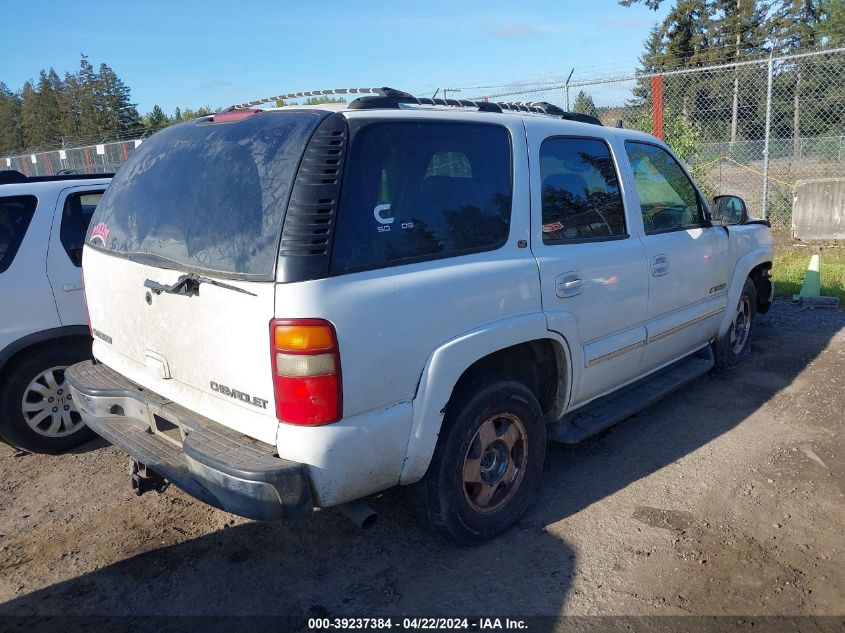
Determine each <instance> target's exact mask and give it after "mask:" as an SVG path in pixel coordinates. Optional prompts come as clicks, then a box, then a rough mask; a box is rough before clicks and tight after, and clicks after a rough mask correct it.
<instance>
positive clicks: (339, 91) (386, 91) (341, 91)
mask: <svg viewBox="0 0 845 633" xmlns="http://www.w3.org/2000/svg"><path fill="white" fill-rule="evenodd" d="M350 94H376V95H379V96H382V97H399V96H401V97H410V96H411V95H409V94H408V93H407V92H402V91H401V90H394V89H393V88H332V89H330V90H307V91H304V92H289V93H287V94H283V95H275V96H273V97H264V98H263V99H256V100H255V101H247V102H246V103H238V104H235V105H233V106H230V107H228V108H226V110H224V112H230V111H232V110H245V109H247V108H254V107H255V106H257V105H263V104H265V103H271V102H273V101H283V100H285V99H300V98H302V97H324V96H328V95H350Z"/></svg>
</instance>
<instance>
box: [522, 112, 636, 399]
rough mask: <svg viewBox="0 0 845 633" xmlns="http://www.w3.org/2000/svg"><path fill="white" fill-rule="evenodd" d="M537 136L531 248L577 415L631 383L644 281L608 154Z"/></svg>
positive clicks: (606, 148)
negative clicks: (564, 344)
mask: <svg viewBox="0 0 845 633" xmlns="http://www.w3.org/2000/svg"><path fill="white" fill-rule="evenodd" d="M544 127H545V126H539V125H537V126H533V125H532V126H529V127H528V133H529V146H530V147H531V148H532V150H531V151H532V154H531V156H530V163H531V180H532V192H531V196H532V199H531V210H532V211H531V214H532V217H531V225H532V229H531V236H532V242H531V248H532V250H533V252H534V255H535V257H536V258H537V262H538V265H539V267H540V281H541V291H542V299H543V311H544V312H545V313H546V318H547V319H548V324H549V329H551V330H553V331H557V332H560V333H561V334H562V335H563V336H564V337H565V338H566V339H567V340H568V341H570V346H571V347H570V352H571V354H572V364H573V365H574V366H575V367H577V369H575V370H574V371H573V376H575V377H576V381H577V382H576V384H573V385H572V391H573V393H572V397H571V399H570V404H571V405H578V404H582V403H585V402H586V401H588V400H591V399H593V398H595V397H597V396H599V395H602V394H603V393H606V392H608V391H612V390H613V389H615V388H617V387H619V386H621V385H622V384H624V383H626V382H629V381H631V380H632V379H634V378H635V377H636V376H637V372H638V369H639V365H640V357H641V355H642V348H643V345H644V344H645V339H646V331H645V326H644V321H645V315H646V304H647V300H648V272H647V270H646V260H645V254H644V252H643V245H642V242H641V241H640V240H639V235H638V232H637V231H630V230H629V228H630V227H631V217H626V210H627V207H626V205H625V204H624V202H623V201H624V199H625V192H624V191H623V188H624V185H623V181H622V179H621V178H620V176H619V172H618V170H617V167H616V161H615V160H614V152H613V150H612V149H611V146H610V144H608V142H607V141H606V140H604V139H603V138H601V136H600V135H599V134H597V135H596V137H595V138H586V137H584V136H565V135H562V136H556V135H549V134H548V132H547V131H546V130H545V129H544ZM583 127H584V126H582V125H578V126H577V127H575V126H573V128H574V129H575V130H577V131H578V132H581V133H583V132H582V130H583ZM558 129H560V128H558ZM543 132H546V133H545V134H544V133H543ZM628 206H630V205H628ZM629 214H630V212H629ZM634 219H635V218H634Z"/></svg>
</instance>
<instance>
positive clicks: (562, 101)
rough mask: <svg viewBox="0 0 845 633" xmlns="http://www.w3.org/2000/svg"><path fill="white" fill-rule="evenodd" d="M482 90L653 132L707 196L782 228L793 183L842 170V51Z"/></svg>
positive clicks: (844, 77) (844, 95) (492, 96)
mask: <svg viewBox="0 0 845 633" xmlns="http://www.w3.org/2000/svg"><path fill="white" fill-rule="evenodd" d="M466 92H469V89H467V91H466ZM482 97H487V98H489V99H490V100H508V101H547V102H549V103H553V104H555V105H559V106H562V107H563V108H564V109H566V110H576V111H580V112H585V113H588V114H594V115H597V116H598V117H599V118H600V119H601V120H602V122H603V123H604V124H605V125H618V124H619V123H620V122H621V124H622V125H623V126H624V127H627V128H634V129H638V130H643V131H645V132H649V133H652V134H655V135H656V136H659V137H661V138H663V139H664V140H665V141H666V142H667V143H669V145H670V146H671V147H672V148H673V149H674V150H675V151H676V153H678V155H679V156H681V158H682V159H683V160H684V161H686V162H687V164H689V165H691V166H692V169H693V172H694V174H695V177H696V179H697V180H698V182H699V184H700V186H701V187H702V189H703V190H704V191H705V193H707V194H710V195H716V194H719V193H733V194H736V195H739V196H742V197H743V198H745V200H746V202H747V203H748V205H749V208H750V210H751V212H752V214H753V215H755V216H757V217H761V216H762V217H767V218H768V219H769V220H771V222H772V224H773V226H775V227H778V228H785V229H788V228H791V224H792V222H791V218H792V189H793V186H794V185H795V183H796V182H798V181H800V180H810V179H816V178H829V177H833V176H841V175H843V173H845V106H843V104H845V48H840V49H834V50H827V51H815V52H809V53H801V54H797V55H791V56H782V57H766V58H762V59H756V60H749V61H743V62H739V63H732V64H721V65H717V66H710V67H703V68H690V69H683V70H676V71H670V72H664V73H657V74H650V75H631V76H625V77H614V78H605V79H590V80H578V81H571V82H567V83H557V84H549V83H545V84H539V85H532V86H524V87H518V88H513V89H509V90H508V89H505V90H502V91H500V92H498V93H492V94H486V95H478V96H477V97H475V98H482Z"/></svg>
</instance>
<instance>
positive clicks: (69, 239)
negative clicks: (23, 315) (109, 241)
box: [47, 185, 106, 325]
mask: <svg viewBox="0 0 845 633" xmlns="http://www.w3.org/2000/svg"><path fill="white" fill-rule="evenodd" d="M105 190H106V188H105V186H103V185H85V186H78V187H70V188H68V189H65V190H64V191H62V193H61V194H60V195H59V199H58V203H57V205H56V210H55V214H54V216H53V217H54V219H53V229H52V231H51V232H50V246H49V249H48V251H47V277H48V278H49V280H50V285H51V286H52V288H53V296H54V297H55V300H56V307H57V308H58V309H59V318H60V319H61V322H62V325H79V324H81V325H84V324H85V322H86V314H85V303H84V300H83V296H82V247H83V245H84V244H85V235H86V232H87V228H88V223H89V221H90V220H91V215H92V214H93V213H94V209H95V208H96V206H97V203H98V202H99V201H100V198H101V197H102V196H103V192H104V191H105Z"/></svg>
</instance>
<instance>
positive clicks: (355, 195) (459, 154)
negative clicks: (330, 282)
mask: <svg viewBox="0 0 845 633" xmlns="http://www.w3.org/2000/svg"><path fill="white" fill-rule="evenodd" d="M350 136H351V143H350V149H349V156H348V158H347V161H346V167H345V170H346V173H345V175H344V181H343V191H342V194H341V200H340V209H339V214H338V220H337V228H336V230H335V237H334V246H333V249H332V265H331V270H332V273H334V274H337V273H344V272H351V271H355V270H364V269H367V268H374V267H378V266H385V265H394V264H401V263H408V262H412V261H421V260H424V259H434V258H439V257H448V256H454V255H460V254H464V253H469V252H476V251H479V250H489V249H493V248H498V247H499V246H502V245H503V244H504V243H505V241H507V237H508V229H509V226H510V212H511V197H512V195H511V149H510V148H511V145H510V135H509V133H508V131H507V129H505V128H504V127H501V126H498V125H484V124H472V123H450V122H436V121H390V122H366V121H351V122H350Z"/></svg>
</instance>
